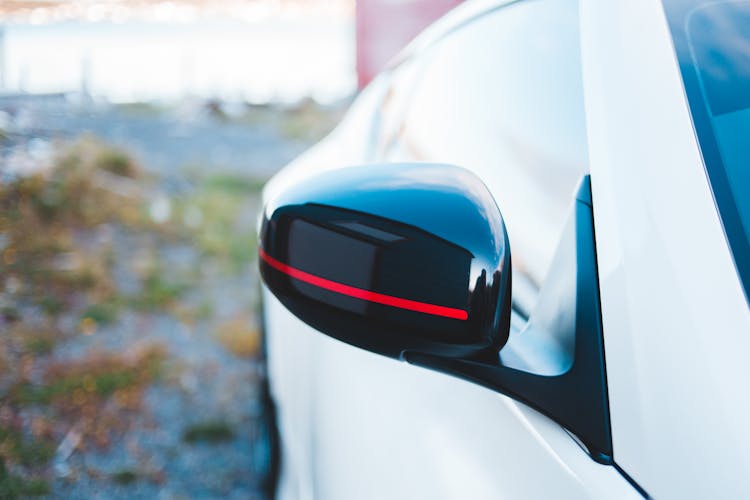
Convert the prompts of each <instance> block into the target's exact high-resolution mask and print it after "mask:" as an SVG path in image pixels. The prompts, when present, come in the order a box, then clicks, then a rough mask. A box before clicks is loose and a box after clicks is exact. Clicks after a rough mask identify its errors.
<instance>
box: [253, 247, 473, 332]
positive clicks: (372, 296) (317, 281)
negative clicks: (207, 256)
mask: <svg viewBox="0 0 750 500" xmlns="http://www.w3.org/2000/svg"><path fill="white" fill-rule="evenodd" d="M258 255H260V258H261V259H263V261H265V263H266V264H268V265H269V266H271V267H272V268H274V269H276V270H277V271H281V272H282V273H284V274H286V275H287V276H291V277H292V278H294V279H298V280H300V281H304V282H305V283H308V284H310V285H313V286H317V287H319V288H323V289H325V290H330V291H331V292H336V293H340V294H342V295H347V296H349V297H354V298H356V299H362V300H367V301H369V302H375V303H377V304H383V305H386V306H391V307H398V308H399V309H407V310H409V311H416V312H420V313H424V314H431V315H433V316H442V317H444V318H452V319H458V320H462V321H466V320H467V319H468V318H469V313H467V312H466V311H464V310H462V309H455V308H453V307H445V306H437V305H435V304H428V303H427V302H418V301H416V300H409V299H402V298H400V297H394V296H392V295H385V294H383V293H377V292H372V291H370V290H364V289H362V288H356V287H353V286H349V285H344V284H343V283H338V282H336V281H331V280H327V279H325V278H321V277H320V276H315V275H313V274H310V273H306V272H305V271H300V270H299V269H297V268H294V267H292V266H289V265H286V264H284V263H283V262H279V261H278V260H276V259H274V258H273V257H271V256H270V255H268V254H267V253H266V252H264V251H263V249H262V248H260V247H259V248H258Z"/></svg>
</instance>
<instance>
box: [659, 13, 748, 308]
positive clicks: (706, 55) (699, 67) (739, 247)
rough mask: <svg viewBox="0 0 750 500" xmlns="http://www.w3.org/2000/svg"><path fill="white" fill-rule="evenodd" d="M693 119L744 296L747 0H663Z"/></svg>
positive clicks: (746, 243) (746, 245)
mask: <svg viewBox="0 0 750 500" xmlns="http://www.w3.org/2000/svg"><path fill="white" fill-rule="evenodd" d="M665 11H666V13H667V18H668V20H669V24H670V28H671V31H672V35H673V37H674V42H675V50H676V52H677V58H678V60H679V63H680V70H681V72H682V77H683V82H684V84H685V90H686V93H687V96H688V102H689V104H690V112H691V114H692V117H693V124H694V126H695V130H696V132H697V135H698V140H699V142H700V146H701V153H702V154H703V160H704V163H705V166H706V171H707V173H708V177H709V180H710V182H711V188H712V189H713V192H714V198H715V199H716V204H717V206H718V208H719V212H720V214H721V218H722V222H723V223H724V229H725V232H726V234H727V238H728V240H729V243H730V247H731V249H732V254H733V256H734V261H735V264H736V266H737V269H738V272H739V274H740V278H741V280H742V282H743V285H744V287H745V294H746V296H750V293H749V292H748V291H749V290H750V240H749V238H748V235H750V1H747V0H742V1H725V2H715V1H710V2H707V1H706V0H669V1H665Z"/></svg>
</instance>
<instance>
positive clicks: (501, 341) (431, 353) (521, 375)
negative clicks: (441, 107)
mask: <svg viewBox="0 0 750 500" xmlns="http://www.w3.org/2000/svg"><path fill="white" fill-rule="evenodd" d="M592 207H593V205H592V198H591V183H590V179H589V177H588V176H585V177H584V178H583V179H582V181H581V183H580V185H579V189H578V192H577V195H576V197H575V199H574V201H573V204H572V206H571V211H570V214H569V216H568V221H567V222H566V225H565V228H564V229H563V235H562V236H561V238H560V243H559V244H558V247H557V249H556V251H555V258H554V259H553V262H555V263H556V264H555V265H553V266H552V267H551V269H550V272H549V273H548V275H547V277H546V278H545V282H544V284H543V285H542V289H541V290H540V293H539V298H538V301H537V305H536V306H535V308H534V310H533V311H531V315H530V317H529V320H528V322H527V323H526V328H525V329H524V330H523V331H521V332H516V334H515V336H514V337H513V339H512V340H511V342H508V346H507V347H506V349H505V350H504V351H503V352H506V351H510V352H508V353H507V356H502V353H500V352H499V351H500V349H501V348H502V347H503V346H504V345H505V344H506V342H507V341H508V334H509V330H510V316H511V296H510V295H511V267H510V250H509V245H508V237H507V234H506V231H505V226H504V224H503V219H502V217H501V215H500V211H499V210H498V208H497V205H496V204H495V202H494V200H493V199H492V196H491V195H490V193H489V192H488V191H487V188H486V187H485V186H484V184H482V183H481V182H480V181H479V179H477V178H476V177H475V176H474V175H473V174H472V173H471V172H469V171H467V170H464V169H461V168H458V167H453V166H450V165H434V164H390V165H368V166H363V167H353V168H346V169H340V170H333V171H330V172H325V173H317V174H313V175H311V176H308V177H304V178H300V177H292V178H290V177H289V174H287V177H286V178H285V177H283V176H282V177H280V178H278V177H277V178H275V179H274V181H272V183H271V185H269V186H268V187H267V191H266V205H265V207H264V212H263V218H262V221H261V228H260V247H259V257H260V259H259V261H260V270H261V275H262V277H263V280H264V281H265V283H266V285H267V286H268V288H269V289H270V291H271V292H272V293H273V294H274V295H275V296H276V297H278V298H279V300H280V301H281V302H282V304H284V306H286V307H287V308H288V309H289V310H290V311H291V312H292V313H294V314H295V315H296V316H297V317H299V318H300V319H302V320H303V321H304V322H306V323H308V324H309V325H311V326H313V327H314V328H316V329H318V330H320V331H321V332H323V333H325V334H328V335H329V336H331V337H335V338H337V339H340V340H343V341H344V342H347V343H349V344H352V345H354V346H357V347H361V348H363V349H367V350H369V351H372V352H376V353H380V354H384V355H386V356H391V357H394V358H399V359H402V360H405V361H407V362H409V363H411V364H415V365H420V366H424V367H426V368H430V369H433V370H438V371H441V372H444V373H449V374H452V375H455V376H458V377H462V378H465V379H468V380H470V381H472V382H475V383H478V384H482V385H484V386H486V387H489V388H492V389H493V390H496V391H498V392H501V393H503V394H505V395H507V396H509V397H511V398H513V399H515V400H517V401H521V402H523V403H525V404H527V405H529V406H530V407H532V408H534V409H536V410H537V411H539V412H541V413H543V414H545V415H547V416H548V417H550V418H551V419H553V420H554V421H556V422H558V423H559V424H560V425H562V426H563V427H565V428H566V429H568V430H569V431H570V432H571V433H572V434H573V435H574V436H576V438H577V440H578V442H579V443H580V444H581V445H582V446H583V447H584V448H585V449H586V451H587V452H588V453H589V454H590V455H591V458H593V459H594V460H596V461H597V462H600V463H603V464H611V463H612V437H611V427H610V420H609V408H608V402H607V382H606V371H605V362H604V345H603V337H602V328H601V324H602V322H601V304H600V300H599V285H598V273H597V262H596V244H595V238H594V220H593V209H592ZM562 347H564V349H562V350H560V349H558V348H562ZM558 351H559V353H558ZM540 353H547V354H550V355H551V356H552V357H553V358H554V357H555V356H557V354H555V353H558V354H559V357H560V359H559V360H556V361H555V362H553V363H552V364H551V365H550V367H554V369H553V370H551V371H550V370H548V369H544V370H541V371H539V370H535V367H534V366H531V365H530V364H529V363H528V362H526V361H524V360H533V359H537V358H538V357H539V354H540ZM514 357H515V358H516V360H517V361H521V363H520V364H515V365H514V363H513V358H514ZM545 359H546V358H545ZM555 359H556V358H555ZM558 361H559V362H558ZM550 367H547V368H550Z"/></svg>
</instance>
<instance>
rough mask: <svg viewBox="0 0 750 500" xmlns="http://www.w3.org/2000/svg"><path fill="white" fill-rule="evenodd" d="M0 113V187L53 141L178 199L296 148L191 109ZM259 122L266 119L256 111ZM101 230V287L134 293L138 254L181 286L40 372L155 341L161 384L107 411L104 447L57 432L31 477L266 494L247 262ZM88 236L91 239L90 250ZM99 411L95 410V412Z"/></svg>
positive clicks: (269, 440) (77, 433)
mask: <svg viewBox="0 0 750 500" xmlns="http://www.w3.org/2000/svg"><path fill="white" fill-rule="evenodd" d="M0 111H1V112H2V113H4V115H3V120H4V121H5V125H6V126H5V129H6V132H5V136H6V137H5V144H4V147H3V148H2V149H0V180H1V179H2V175H3V173H5V174H7V173H8V172H13V173H14V175H16V174H18V173H19V172H21V173H22V172H24V171H26V170H33V168H34V165H36V164H38V163H39V162H42V161H43V160H44V159H45V158H46V157H47V156H49V149H50V148H51V147H52V145H53V144H55V142H56V141H62V142H65V141H68V140H70V139H72V138H75V137H77V136H79V135H81V134H84V133H91V134H94V135H95V136H97V137H99V138H102V139H104V140H105V141H106V142H108V143H112V144H115V145H117V146H120V147H124V148H127V150H128V151H129V152H132V153H133V154H134V155H135V156H136V157H137V158H138V160H139V163H140V164H141V165H142V167H143V168H144V169H146V170H147V171H149V172H151V173H154V174H156V177H157V179H159V180H158V181H157V183H158V188H159V189H162V190H164V191H165V192H168V193H172V194H174V193H177V194H178V195H179V194H184V193H182V192H183V191H185V190H188V191H189V189H190V188H189V186H190V182H189V181H188V180H187V178H188V176H187V172H193V173H194V172H195V169H196V168H199V169H201V170H203V173H205V171H206V170H208V171H210V172H211V173H231V174H232V175H235V174H238V173H239V174H241V175H245V176H249V177H252V178H254V179H258V178H267V177H268V176H269V175H270V174H272V173H273V172H274V171H275V170H277V169H278V168H279V167H281V166H282V165H283V164H285V163H286V162H288V161H289V160H290V159H291V158H293V157H294V156H295V155H297V154H298V153H299V152H300V151H301V150H302V149H304V148H305V147H306V146H307V145H309V139H308V141H307V142H306V141H303V140H300V139H290V138H288V137H285V136H284V135H283V134H282V133H281V132H280V131H279V127H278V122H276V123H272V124H270V125H269V123H268V120H266V121H259V122H257V121H256V122H252V121H251V122H243V123H237V121H236V120H235V121H232V120H227V119H225V118H224V119H221V120H219V119H217V118H215V117H214V116H213V115H211V114H208V115H207V114H206V112H205V111H196V110H195V109H192V110H191V111H186V110H184V109H182V110H177V111H174V110H172V111H170V112H156V111H154V110H151V109H148V110H147V112H146V111H143V110H139V111H138V112H135V111H134V110H132V109H124V108H121V107H115V106H93V107H92V106H89V107H86V108H82V107H80V106H79V105H73V104H71V103H70V102H68V101H66V100H65V99H62V98H60V97H59V96H58V97H54V96H53V97H49V98H45V99H41V98H40V99H37V100H34V99H31V98H24V99H22V100H15V101H13V100H7V99H6V100H5V101H2V100H0ZM261 116H263V117H266V118H267V117H269V116H273V113H270V114H269V111H268V110H264V111H263V114H262V115H261ZM45 155H46V156H45ZM185 186H188V187H187V188H186V187H185ZM258 196H259V194H258V192H257V191H255V192H254V193H248V195H247V196H246V199H245V201H244V202H243V203H242V204H241V205H240V206H239V208H237V210H238V213H237V214H236V215H237V217H236V219H237V221H236V223H237V224H240V225H242V228H241V229H243V230H246V229H247V228H248V227H250V226H252V225H253V224H254V221H255V218H256V215H257V211H258V209H259V199H258ZM246 226H247V227H246ZM102 232H103V234H104V239H106V240H108V244H109V245H110V246H111V248H112V249H113V260H114V266H113V275H114V277H115V284H116V286H117V288H118V289H120V290H121V291H122V292H123V293H132V292H133V291H137V290H138V287H139V283H138V282H137V280H134V278H133V265H134V263H136V264H137V260H138V255H139V254H140V253H142V252H143V251H146V250H149V249H151V251H153V250H154V248H155V249H156V250H155V251H156V253H157V254H158V257H159V261H160V262H161V265H162V266H163V273H164V275H165V276H168V277H169V278H170V279H178V280H179V281H180V282H181V283H183V285H184V287H185V290H184V291H183V292H182V293H181V294H180V298H179V301H178V303H177V304H176V305H174V306H173V307H170V308H169V310H167V309H164V310H162V309H160V308H156V309H150V310H136V309H133V308H125V309H124V310H122V311H121V312H120V313H119V315H118V316H117V318H116V319H115V320H114V321H112V322H108V323H106V324H105V323H102V324H101V325H99V326H98V328H96V331H95V333H93V334H88V335H84V334H77V335H70V336H66V337H65V339H64V340H62V341H60V342H57V343H56V344H55V347H54V351H53V352H52V353H51V354H49V355H47V357H46V358H44V359H45V361H44V362H43V363H42V366H48V365H51V364H58V365H59V364H63V365H65V364H71V365H75V364H76V363H79V362H80V361H81V360H82V359H85V358H86V357H87V356H91V355H92V353H98V352H105V353H128V352H130V351H132V350H134V349H137V348H138V346H143V345H159V346H162V347H163V348H164V349H165V350H166V353H167V354H166V358H165V361H164V368H163V370H162V372H163V373H162V375H161V376H160V377H159V378H158V379H157V380H156V381H155V382H153V383H152V384H150V385H149V386H148V387H147V388H145V390H144V391H143V392H142V394H140V401H139V404H138V405H137V406H136V407H135V408H130V409H121V408H120V409H116V410H113V411H115V412H116V413H115V414H116V418H115V422H116V424H117V425H116V426H113V427H112V429H110V430H109V432H108V433H107V439H106V443H104V444H102V443H99V444H98V445H91V444H90V443H87V442H86V441H85V440H84V439H83V438H82V435H85V434H86V432H85V431H86V429H81V428H80V424H79V423H76V422H75V421H71V422H67V421H65V422H57V427H58V428H59V427H63V432H62V433H61V432H57V433H56V434H55V435H56V438H55V439H56V443H57V444H56V450H55V453H54V457H53V458H52V459H51V461H50V462H49V463H48V464H47V465H46V466H45V468H44V469H43V470H42V474H43V477H44V478H45V480H47V481H48V483H49V486H50V488H51V493H50V494H49V496H50V497H53V498H82V499H83V498H87V499H88V498H102V499H105V498H106V499H109V498H113V499H118V498H123V499H124V498H128V499H130V498H160V499H171V498H175V499H176V498H201V499H202V498H206V499H210V498H232V499H233V498H238V499H239V498H243V499H265V498H269V494H270V491H271V487H270V484H271V479H272V467H273V464H272V461H271V455H272V453H271V450H272V448H273V439H274V424H273V422H272V419H271V418H270V414H271V413H270V411H269V407H268V403H267V401H268V398H267V393H266V386H265V379H264V365H263V360H262V359H261V357H260V354H259V351H260V349H259V342H260V341H259V340H257V339H258V335H259V333H258V319H257V317H256V315H257V312H256V307H257V300H258V297H257V295H258V273H257V263H256V262H255V260H254V258H250V259H249V261H247V262H245V261H243V262H242V263H241V265H239V266H236V267H234V268H232V269H231V270H229V271H228V270H227V268H226V265H223V264H222V263H221V262H219V261H217V259H215V258H207V257H206V255H205V252H202V251H200V250H199V248H198V247H199V244H198V242H190V241H188V242H185V241H171V240H168V239H167V240H164V241H161V240H159V241H156V242H154V239H153V237H151V236H149V235H148V234H139V233H138V232H135V233H134V232H132V231H122V230H119V229H114V230H112V229H111V228H104V229H103V230H102ZM89 237H91V236H90V235H89ZM101 237H102V235H94V236H93V239H94V241H95V243H93V244H94V245H96V244H98V243H96V242H98V241H100V239H101ZM97 238H99V239H97ZM76 314H77V313H76ZM77 318H78V316H76V315H75V314H73V313H71V317H70V318H67V319H66V317H65V312H63V314H62V315H61V319H60V323H61V324H66V322H67V324H68V326H69V327H71V328H72V329H73V330H75V328H76V327H75V323H76V321H77ZM2 326H3V325H2V319H1V318H0V327H2ZM89 333H90V332H89ZM238 338H241V339H243V340H242V341H241V342H240V343H238V340H237V339H238ZM253 339H255V340H253ZM248 342H250V347H248V344H247V343H248ZM253 342H254V343H253ZM110 402H111V401H110ZM110 402H105V404H104V406H103V407H102V408H101V409H100V411H102V412H107V411H108V405H109V403H110ZM0 406H1V405H0ZM110 406H113V407H115V406H116V405H110ZM117 408H119V407H117ZM49 415H50V413H49V410H45V409H39V408H36V407H32V408H29V409H28V410H27V409H23V410H22V414H21V417H22V419H23V421H24V424H23V426H24V428H27V427H28V428H30V427H31V422H33V421H34V420H35V419H36V418H39V417H44V416H46V417H47V418H49ZM1 452H2V450H1V449H0V454H1ZM0 456H1V455H0ZM10 472H11V473H14V471H13V470H11V471H10ZM38 472H39V471H37V473H38ZM1 473H2V470H0V476H2V474H1ZM37 476H38V474H37ZM1 482H2V477H0V483H1ZM0 486H1V485H0Z"/></svg>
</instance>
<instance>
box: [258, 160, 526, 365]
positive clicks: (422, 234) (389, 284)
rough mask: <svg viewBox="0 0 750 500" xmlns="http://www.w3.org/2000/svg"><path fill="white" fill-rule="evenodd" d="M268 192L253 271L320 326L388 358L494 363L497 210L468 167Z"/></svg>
mask: <svg viewBox="0 0 750 500" xmlns="http://www.w3.org/2000/svg"><path fill="white" fill-rule="evenodd" d="M278 184H279V185H277V186H275V187H273V186H272V188H270V189H269V191H270V193H268V196H267V199H266V204H265V207H264V212H263V216H262V217H263V218H262V222H261V230H260V247H259V257H260V270H261V274H262V277H263V280H264V281H265V283H266V284H267V286H268V288H269V289H270V290H271V292H272V293H273V294H274V295H276V296H277V297H278V298H279V299H280V301H281V302H282V303H283V304H284V305H285V306H286V307H287V308H288V309H289V310H290V311H291V312H292V313H294V314H295V315H296V316H297V317H299V318H300V319H301V320H303V321H304V322H306V323H308V324H310V325H311V326H313V327H314V328H316V329H318V330H320V331H321V332H323V333H325V334H327V335H329V336H331V337H335V338H337V339H339V340H342V341H344V342H347V343H349V344H351V345H354V346H357V347H361V348H364V349H367V350H369V351H373V352H376V353H379V354H384V355H386V356H390V357H394V358H404V357H405V356H406V355H408V354H409V353H422V354H430V355H435V356H439V357H441V358H452V359H458V358H460V359H482V358H483V357H490V358H494V359H497V352H498V350H499V349H500V348H501V347H502V346H503V345H504V344H505V342H506V341H507V339H508V332H509V327H510V289H511V267H510V250H509V245H508V238H507V234H506V231H505V227H504V225H503V221H502V217H501V215H500V211H499V209H498V208H497V205H496V204H495V201H494V200H493V198H492V196H491V195H490V193H489V191H488V190H487V188H486V187H485V186H484V184H482V182H481V181H480V180H479V179H478V178H477V177H476V176H475V175H474V174H472V173H471V172H469V171H467V170H464V169H462V168H459V167H455V166H451V165H440V164H388V165H368V166H363V167H350V168H346V169H340V170H335V171H330V172H324V173H320V174H316V175H314V176H312V177H306V178H304V179H292V180H283V179H282V180H281V181H280V182H279V183H278Z"/></svg>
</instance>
